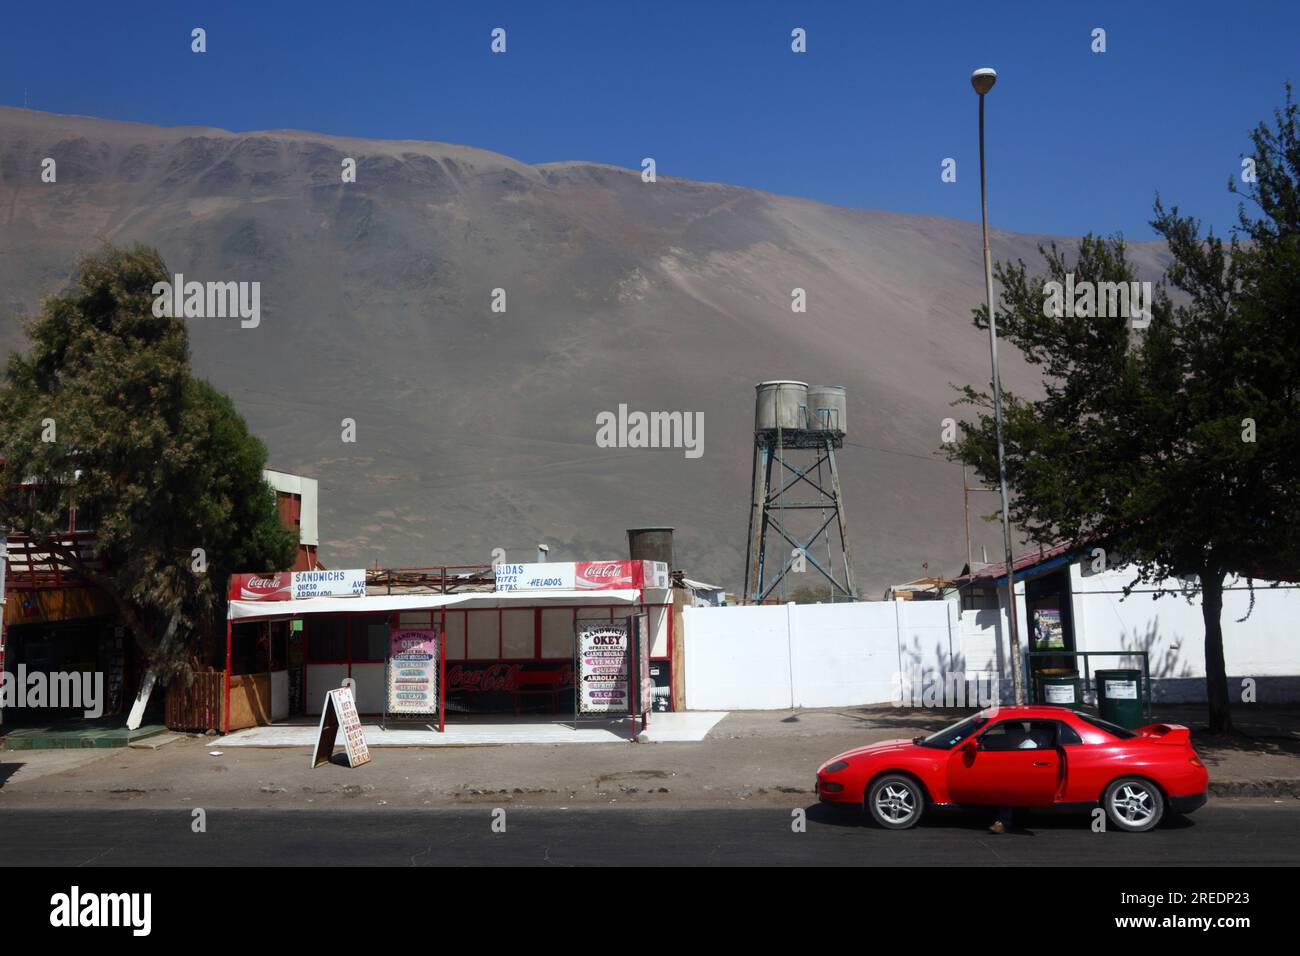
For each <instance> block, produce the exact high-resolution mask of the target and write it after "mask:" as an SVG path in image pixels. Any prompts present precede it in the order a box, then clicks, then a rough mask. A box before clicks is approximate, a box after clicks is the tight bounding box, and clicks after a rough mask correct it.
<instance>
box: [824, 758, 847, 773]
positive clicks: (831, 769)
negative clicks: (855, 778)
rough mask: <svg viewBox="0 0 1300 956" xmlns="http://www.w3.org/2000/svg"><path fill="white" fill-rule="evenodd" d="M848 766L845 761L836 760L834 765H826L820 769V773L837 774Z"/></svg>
mask: <svg viewBox="0 0 1300 956" xmlns="http://www.w3.org/2000/svg"><path fill="white" fill-rule="evenodd" d="M848 765H849V762H848V761H847V760H836V761H835V762H834V763H828V764H827V765H826V766H824V767H822V773H839V772H840V771H841V770H844V769H846V768H847V767H848Z"/></svg>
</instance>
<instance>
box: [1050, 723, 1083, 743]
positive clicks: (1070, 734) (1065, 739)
mask: <svg viewBox="0 0 1300 956" xmlns="http://www.w3.org/2000/svg"><path fill="white" fill-rule="evenodd" d="M1056 741H1057V744H1058V745H1059V746H1061V747H1072V746H1074V745H1076V744H1081V743H1083V738H1082V737H1080V736H1079V732H1078V731H1077V730H1075V729H1074V728H1073V727H1071V726H1070V725H1069V724H1067V723H1066V722H1065V721H1063V720H1058V721H1057V722H1056Z"/></svg>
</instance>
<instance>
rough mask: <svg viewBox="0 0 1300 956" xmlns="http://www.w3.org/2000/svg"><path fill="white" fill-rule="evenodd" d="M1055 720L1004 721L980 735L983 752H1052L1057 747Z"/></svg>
mask: <svg viewBox="0 0 1300 956" xmlns="http://www.w3.org/2000/svg"><path fill="white" fill-rule="evenodd" d="M1056 734H1057V729H1056V721H1054V720H1003V721H999V722H998V723H996V724H994V725H993V726H992V727H990V728H989V729H988V730H986V731H985V732H984V733H983V734H981V735H980V739H979V746H980V749H981V750H995V751H1005V750H1050V749H1051V748H1053V747H1055V746H1056Z"/></svg>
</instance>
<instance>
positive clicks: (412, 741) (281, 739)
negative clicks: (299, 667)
mask: <svg viewBox="0 0 1300 956" xmlns="http://www.w3.org/2000/svg"><path fill="white" fill-rule="evenodd" d="M726 716H727V715H726V714H725V713H723V712H719V711H687V712H685V713H681V714H653V715H651V717H650V721H649V726H648V727H647V728H646V729H645V730H644V731H642V730H639V729H637V728H639V727H640V723H639V722H638V723H637V727H636V728H634V727H633V726H632V723H631V722H630V721H627V720H602V721H582V722H580V723H579V724H578V726H577V727H576V728H575V727H574V725H573V723H572V722H571V721H558V720H519V719H518V718H515V719H514V720H508V721H479V722H474V723H459V722H457V723H449V724H447V725H446V729H445V730H443V731H441V732H440V731H438V730H437V729H436V728H434V727H432V726H430V725H420V724H414V725H407V726H393V725H390V726H389V727H388V728H384V727H381V726H380V725H378V724H362V725H361V731H362V733H363V734H365V738H366V746H367V747H372V748H373V747H487V746H498V745H502V744H613V743H625V742H627V741H629V740H630V739H631V738H632V737H633V736H639V737H641V738H642V739H643V741H644V742H646V743H698V742H699V741H701V740H703V739H704V738H705V737H707V736H708V735H709V731H711V730H712V729H713V728H714V727H715V726H717V724H718V721H720V720H722V718H723V717H726ZM318 731H319V728H318V725H317V724H315V723H311V724H308V723H301V722H300V723H293V724H273V725H272V726H270V727H251V728H249V729H248V730H240V731H236V732H235V733H233V734H229V735H227V736H225V737H222V738H221V746H222V747H313V746H315V744H316V737H317V734H318Z"/></svg>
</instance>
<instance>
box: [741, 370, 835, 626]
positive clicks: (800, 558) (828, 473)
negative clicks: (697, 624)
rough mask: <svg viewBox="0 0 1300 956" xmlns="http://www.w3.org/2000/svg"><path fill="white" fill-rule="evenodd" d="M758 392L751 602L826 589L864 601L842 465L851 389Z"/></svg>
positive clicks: (786, 384) (749, 548)
mask: <svg viewBox="0 0 1300 956" xmlns="http://www.w3.org/2000/svg"><path fill="white" fill-rule="evenodd" d="M755 388H756V389H757V391H758V394H757V397H756V401H755V408H754V469H753V472H754V473H753V479H754V480H753V484H752V486H751V487H752V488H753V494H752V496H751V498H750V507H749V537H748V540H747V542H746V556H745V592H744V593H745V600H747V601H751V602H754V603H757V602H759V601H762V600H764V599H766V598H768V597H770V596H771V595H772V594H773V593H777V594H778V595H783V594H785V593H786V590H787V589H793V588H794V587H801V586H808V585H812V586H816V585H819V584H824V583H826V582H829V584H830V588H831V597H832V599H840V598H847V599H849V600H856V599H857V592H856V591H855V590H854V587H853V560H852V558H851V557H850V554H849V539H848V530H847V528H848V518H847V516H846V515H845V512H844V496H843V495H842V494H841V492H840V475H839V469H838V467H837V466H836V464H835V450H836V449H837V448H842V447H843V445H844V431H845V425H846V420H847V415H846V411H847V408H846V401H845V396H844V388H843V386H840V385H808V384H807V383H806V382H793V381H775V382H760V383H759V384H758V385H757V386H755ZM836 539H838V541H839V546H838V548H837V547H835V540H836ZM778 588H781V590H780V591H778V590H777V589H778Z"/></svg>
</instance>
